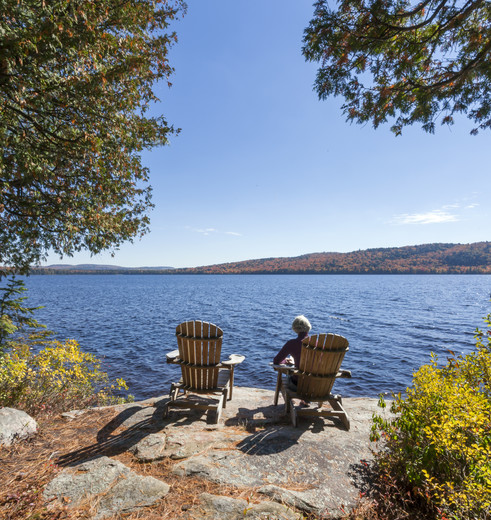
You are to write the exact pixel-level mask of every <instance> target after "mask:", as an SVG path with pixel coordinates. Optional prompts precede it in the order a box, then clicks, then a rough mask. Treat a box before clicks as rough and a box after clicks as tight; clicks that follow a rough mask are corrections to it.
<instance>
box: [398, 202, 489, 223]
mask: <svg viewBox="0 0 491 520" xmlns="http://www.w3.org/2000/svg"><path fill="white" fill-rule="evenodd" d="M478 206H479V204H478V203H476V202H472V203H468V202H464V201H461V202H455V203H453V204H445V205H444V206H442V207H441V208H440V209H434V210H432V211H427V212H426V213H402V214H400V215H394V217H393V218H392V220H391V222H392V224H398V225H404V224H445V223H447V222H458V221H460V220H461V219H462V216H464V217H465V215H463V214H464V213H465V212H466V211H467V210H469V209H474V208H477V207H478Z"/></svg>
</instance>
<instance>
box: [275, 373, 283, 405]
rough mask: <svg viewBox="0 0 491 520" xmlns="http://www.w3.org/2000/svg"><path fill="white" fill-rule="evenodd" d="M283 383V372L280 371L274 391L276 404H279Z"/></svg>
mask: <svg viewBox="0 0 491 520" xmlns="http://www.w3.org/2000/svg"><path fill="white" fill-rule="evenodd" d="M281 385H282V378H281V372H278V378H277V379H276V390H275V392H274V405H275V406H276V405H277V404H278V397H279V395H280V392H281Z"/></svg>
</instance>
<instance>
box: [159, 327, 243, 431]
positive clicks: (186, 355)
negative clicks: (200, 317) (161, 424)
mask: <svg viewBox="0 0 491 520" xmlns="http://www.w3.org/2000/svg"><path fill="white" fill-rule="evenodd" d="M176 336H177V345H178V350H174V351H172V352H170V353H169V354H167V363H173V364H177V365H181V374H182V377H181V379H180V381H179V382H177V383H172V384H171V388H170V393H169V395H170V400H169V402H168V403H167V404H166V406H165V409H164V417H166V416H167V415H168V413H169V409H170V408H191V409H192V408H194V409H200V410H210V409H211V410H216V422H218V421H219V420H220V416H221V413H222V408H225V406H226V402H227V400H229V401H230V399H232V390H233V385H234V368H235V365H238V364H239V363H242V361H244V359H245V358H244V356H237V355H235V354H232V355H231V356H230V359H229V360H227V361H224V362H222V363H221V362H220V354H221V351H222V338H223V331H222V329H220V328H219V327H217V326H216V325H213V323H207V322H205V321H186V322H184V323H181V324H180V325H178V326H177V328H176ZM180 392H182V393H183V394H184V395H185V396H186V395H187V394H204V395H210V396H218V402H217V399H216V398H215V399H211V401H212V402H210V403H207V402H204V401H203V400H201V401H192V400H191V399H179V400H178V397H179V394H180Z"/></svg>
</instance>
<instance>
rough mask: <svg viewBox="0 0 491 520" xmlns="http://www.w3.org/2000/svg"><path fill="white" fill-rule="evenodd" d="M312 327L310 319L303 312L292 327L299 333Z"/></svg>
mask: <svg viewBox="0 0 491 520" xmlns="http://www.w3.org/2000/svg"><path fill="white" fill-rule="evenodd" d="M311 328H312V325H311V324H310V321H309V320H308V319H307V318H306V317H305V316H304V315H303V314H302V315H300V316H297V317H296V318H295V319H294V320H293V323H292V329H293V330H294V331H295V332H296V333H297V334H298V333H300V332H309V330H310V329H311Z"/></svg>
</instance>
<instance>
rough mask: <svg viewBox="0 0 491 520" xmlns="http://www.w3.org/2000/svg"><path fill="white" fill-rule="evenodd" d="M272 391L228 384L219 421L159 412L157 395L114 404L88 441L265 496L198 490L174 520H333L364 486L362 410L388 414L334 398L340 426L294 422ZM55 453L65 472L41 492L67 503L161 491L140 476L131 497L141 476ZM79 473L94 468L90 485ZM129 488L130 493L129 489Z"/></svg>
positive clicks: (153, 495) (366, 403)
mask: <svg viewBox="0 0 491 520" xmlns="http://www.w3.org/2000/svg"><path fill="white" fill-rule="evenodd" d="M273 394H274V393H273V392H272V391H270V390H262V389H257V388H242V387H238V388H237V387H236V388H234V394H233V399H232V401H228V402H227V406H226V408H225V409H224V410H223V413H222V420H221V421H220V423H219V424H212V423H211V421H210V418H208V417H207V415H206V414H204V413H203V412H201V411H193V412H191V411H189V410H179V411H175V412H171V414H170V415H169V417H168V418H166V419H164V418H163V408H164V406H165V403H166V402H167V399H168V398H167V396H166V397H159V398H154V399H149V400H147V401H143V402H140V403H130V404H126V405H118V406H116V407H114V408H113V409H114V412H115V414H116V416H115V417H113V418H112V419H111V421H110V422H109V423H108V424H107V425H106V426H105V427H104V428H102V430H101V431H100V434H99V435H98V442H99V443H100V444H101V445H102V446H104V445H105V444H106V443H109V445H110V447H111V449H112V450H113V451H112V452H111V455H117V454H118V453H124V452H126V451H129V452H130V453H133V455H134V456H135V458H136V459H137V460H138V461H140V462H146V463H150V464H159V460H160V459H162V458H166V459H167V462H166V464H167V463H168V461H174V463H173V467H172V469H171V471H172V472H173V473H174V474H175V475H178V476H181V477H182V478H186V477H188V476H189V477H200V478H203V479H206V480H209V481H211V482H214V483H217V484H221V485H224V486H226V487H229V486H234V487H236V488H237V490H238V493H241V492H242V491H243V492H244V493H242V496H248V493H249V491H250V490H253V491H254V492H256V493H258V494H260V495H263V496H264V499H265V500H264V501H261V502H260V503H259V504H253V503H251V504H248V503H247V502H246V501H244V500H241V499H235V498H230V497H224V496H222V497H220V496H217V495H208V494H203V495H200V504H199V505H195V506H194V507H193V508H192V509H190V510H187V511H183V513H182V518H189V519H201V518H203V519H213V518H217V519H218V518H220V519H222V518H223V519H235V518H249V519H253V518H254V519H260V518H269V519H270V520H272V519H282V520H290V519H292V520H293V519H296V518H301V516H298V515H299V513H298V512H299V511H300V512H303V513H307V514H308V513H314V514H318V515H320V516H321V517H322V518H336V517H339V516H340V514H341V513H342V512H343V511H346V510H348V509H350V508H351V507H353V506H355V505H356V504H357V503H358V500H359V497H360V493H361V492H363V491H365V490H366V486H367V477H366V471H365V468H366V465H367V462H369V461H370V459H371V458H372V452H371V449H372V448H374V447H375V446H373V445H372V444H371V443H370V441H369V434H370V427H371V418H372V414H373V412H377V413H379V414H382V415H388V414H389V412H388V411H387V409H386V410H382V409H379V408H378V407H377V399H366V398H353V399H344V400H343V405H344V407H345V409H346V411H347V412H348V414H349V416H350V420H351V429H350V431H346V430H345V429H344V427H343V426H342V425H341V423H340V422H338V420H337V419H332V420H330V419H322V418H302V419H301V420H300V421H299V424H298V426H297V428H294V427H293V426H292V425H291V423H290V422H289V418H288V417H285V415H284V406H283V403H280V406H274V405H273ZM72 417H73V419H72V421H77V420H82V419H78V417H79V416H77V414H76V413H75V414H73V415H72ZM81 417H83V416H81ZM115 432H117V433H115ZM95 449H96V447H92V451H94V450H95ZM62 459H63V460H61V463H62V464H63V465H65V466H72V469H68V470H64V471H63V472H62V473H61V474H60V475H59V476H58V477H56V478H55V480H54V481H53V482H52V483H51V484H50V485H48V487H47V488H46V491H45V496H46V498H50V497H58V498H60V497H61V496H68V497H69V498H70V499H71V500H72V502H76V501H80V500H82V499H83V497H84V496H85V497H87V496H89V497H95V498H96V499H97V500H99V499H100V500H99V502H98V509H97V513H96V514H97V516H95V518H102V516H104V515H109V514H111V512H113V513H114V512H115V511H117V512H124V511H128V510H130V509H131V508H132V507H137V506H143V505H146V504H150V503H152V501H153V500H158V498H159V497H161V496H164V495H165V493H166V492H167V489H168V486H167V484H165V483H163V482H159V481H157V482H159V483H156V482H149V483H148V484H149V491H148V492H146V493H147V495H148V497H149V498H148V499H147V498H145V497H143V495H140V493H141V491H140V489H143V487H142V486H143V481H142V480H141V479H143V480H144V478H143V477H139V476H138V475H136V474H134V473H132V472H131V471H130V469H129V468H127V467H126V466H123V465H122V464H121V463H119V462H117V461H115V460H112V459H108V458H107V457H102V458H100V459H97V461H99V462H97V461H90V462H85V464H80V462H81V461H80V460H77V459H76V458H74V457H72V454H67V455H65V456H64V457H62ZM101 461H102V462H101ZM77 464H78V465H77ZM99 465H101V466H99ZM87 472H95V473H94V475H95V478H93V477H92V478H91V481H90V482H91V483H89V480H88V477H87ZM130 473H131V474H132V475H131V476H130ZM84 475H85V476H84ZM98 475H99V476H98ZM147 478H150V477H147ZM132 479H134V480H132ZM153 480H155V479H153ZM56 481H58V482H57V484H56V485H57V487H54V483H55V482H56ZM68 484H69V485H70V486H71V489H72V491H70V492H68V487H66V486H68ZM150 484H151V485H150ZM73 486H75V487H73ZM111 486H112V487H111ZM124 486H126V487H124ZM131 486H133V488H134V489H136V490H138V491H137V492H135V493H131ZM122 489H125V491H124V492H123V491H122ZM97 497H99V498H97ZM130 497H131V500H130ZM256 497H257V494H256ZM254 502H257V499H256V500H254ZM293 509H295V510H296V511H297V512H295V511H294V510H293ZM200 515H201V516H200ZM227 515H228V516H227Z"/></svg>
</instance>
